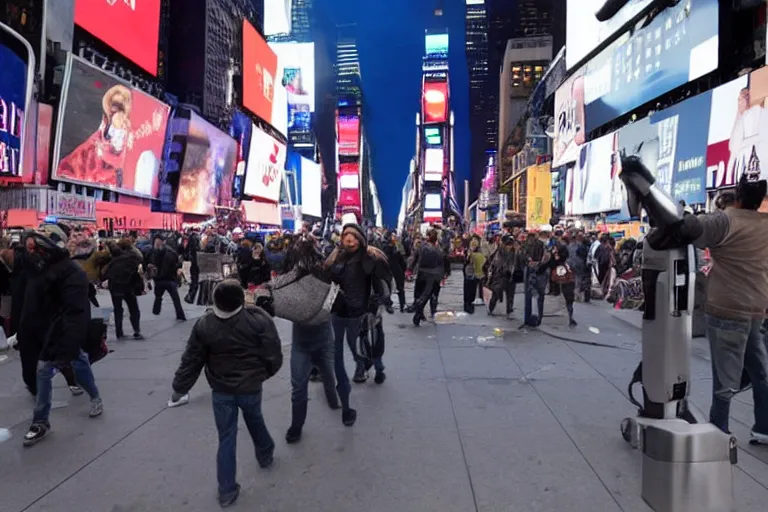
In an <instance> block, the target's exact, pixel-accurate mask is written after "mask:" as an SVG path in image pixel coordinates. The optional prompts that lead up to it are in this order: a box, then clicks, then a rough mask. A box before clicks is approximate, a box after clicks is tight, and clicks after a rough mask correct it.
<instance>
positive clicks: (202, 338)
mask: <svg viewBox="0 0 768 512" xmlns="http://www.w3.org/2000/svg"><path fill="white" fill-rule="evenodd" d="M282 364H283V352H282V346H281V343H280V336H279V335H278V333H277V328H276V327H275V323H274V321H273V320H272V318H271V317H270V316H269V314H267V313H266V312H265V311H264V310H262V309H261V308H257V307H245V293H244V292H243V288H242V287H241V286H240V283H239V282H237V281H236V280H233V279H227V280H224V281H222V282H221V283H219V285H218V286H216V288H215V289H214V291H213V311H211V312H209V313H207V314H206V315H204V316H203V317H201V318H200V319H199V320H198V321H197V323H195V326H194V327H193V328H192V332H191V334H190V336H189V340H188V341H187V347H186V349H185V350H184V354H183V355H182V357H181V364H180V365H179V368H178V370H176V375H175V377H174V379H173V395H172V396H171V402H170V403H169V405H170V406H173V405H175V404H179V403H181V402H182V400H183V398H184V397H185V396H186V395H187V394H188V393H189V390H190V389H192V386H194V385H195V382H196V381H197V379H198V377H199V376H200V372H201V371H202V370H203V368H205V377H206V379H208V384H209V385H210V386H211V390H212V391H213V395H212V398H213V417H214V419H215V421H216V430H217V431H218V434H219V449H218V453H217V455H216V477H217V480H218V487H219V492H218V495H219V504H220V505H221V506H222V507H228V506H230V505H232V504H233V503H234V502H235V501H236V500H237V497H238V496H239V495H240V485H239V484H238V483H237V421H238V415H239V411H242V413H243V419H244V420H245V426H246V427H247V428H248V433H249V434H250V435H251V440H252V441H253V445H254V448H255V452H256V460H257V461H258V463H259V466H261V467H262V468H268V467H269V466H271V465H272V462H273V460H274V459H273V457H274V451H275V442H274V441H273V440H272V436H271V435H270V434H269V430H268V429H267V425H266V424H265V423H264V416H263V415H262V412H261V402H262V383H263V382H264V381H266V380H268V379H270V378H271V377H273V376H274V375H275V374H276V373H277V372H278V370H280V367H281V366H282Z"/></svg>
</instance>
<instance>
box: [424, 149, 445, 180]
mask: <svg viewBox="0 0 768 512" xmlns="http://www.w3.org/2000/svg"><path fill="white" fill-rule="evenodd" d="M444 167H445V156H444V154H443V150H442V148H428V149H427V150H426V151H424V181H442V180H443V168H444Z"/></svg>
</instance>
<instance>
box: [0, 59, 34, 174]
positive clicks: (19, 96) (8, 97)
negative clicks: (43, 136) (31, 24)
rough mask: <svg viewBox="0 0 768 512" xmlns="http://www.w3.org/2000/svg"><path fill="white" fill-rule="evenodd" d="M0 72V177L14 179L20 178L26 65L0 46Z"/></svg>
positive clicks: (25, 105) (25, 96) (25, 97)
mask: <svg viewBox="0 0 768 512" xmlns="http://www.w3.org/2000/svg"><path fill="white" fill-rule="evenodd" d="M0 69H2V73H0V107H2V109H1V110H0V177H2V178H10V177H13V178H18V177H20V176H21V175H22V174H23V170H22V168H21V161H22V158H21V151H22V141H23V140H24V112H25V110H26V109H27V104H26V103H27V63H26V61H25V59H22V58H21V57H20V56H18V55H17V54H16V52H14V51H13V50H12V49H11V48H8V47H6V46H4V45H2V44H0ZM25 166H27V165H26V164H25ZM31 174H32V173H30V175H31Z"/></svg>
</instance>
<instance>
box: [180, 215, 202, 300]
mask: <svg viewBox="0 0 768 512" xmlns="http://www.w3.org/2000/svg"><path fill="white" fill-rule="evenodd" d="M199 231H200V230H199V229H198V228H195V229H194V230H192V231H191V232H190V233H189V235H188V236H187V238H186V240H184V242H183V243H182V244H183V245H182V247H183V252H182V256H183V257H184V261H188V262H189V263H190V265H189V290H188V291H187V295H186V296H185V297H184V302H186V303H187V304H193V303H194V302H195V296H196V295H197V289H198V287H199V286H200V266H199V265H198V264H197V253H198V252H199V251H200V233H199Z"/></svg>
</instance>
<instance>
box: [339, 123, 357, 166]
mask: <svg viewBox="0 0 768 512" xmlns="http://www.w3.org/2000/svg"><path fill="white" fill-rule="evenodd" d="M338 133H339V155H346V156H356V155H359V154H360V117H358V116H339V120H338Z"/></svg>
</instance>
